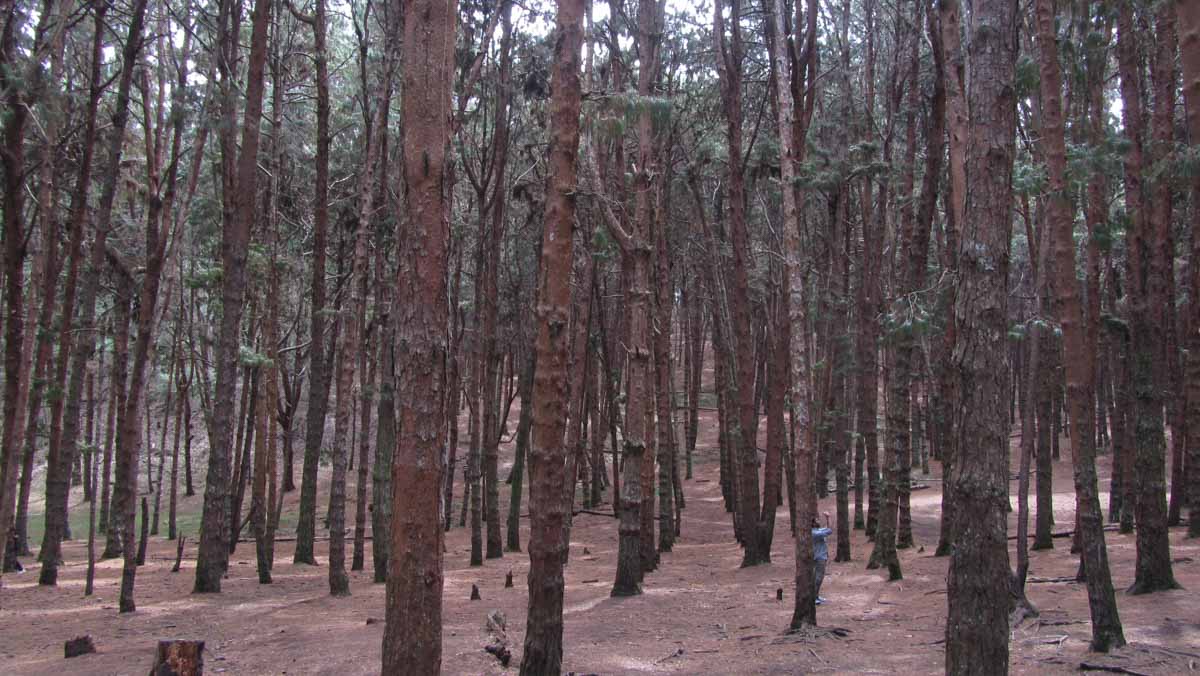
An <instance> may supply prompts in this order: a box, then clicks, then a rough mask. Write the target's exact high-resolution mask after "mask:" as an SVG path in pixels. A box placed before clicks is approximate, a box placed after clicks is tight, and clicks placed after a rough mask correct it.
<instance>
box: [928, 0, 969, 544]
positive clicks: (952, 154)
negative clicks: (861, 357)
mask: <svg viewBox="0 0 1200 676" xmlns="http://www.w3.org/2000/svg"><path fill="white" fill-rule="evenodd" d="M938 15H939V18H940V23H941V35H942V40H941V44H942V48H943V49H944V51H945V59H944V61H945V67H944V68H943V70H942V74H943V76H944V77H945V78H946V83H945V84H946V87H945V88H946V102H945V107H946V113H945V114H946V120H947V127H948V130H949V134H948V136H947V146H948V152H947V160H948V161H947V165H948V169H949V171H948V174H949V180H948V181H947V182H946V205H947V208H946V242H945V249H944V250H945V260H944V261H943V267H945V268H947V269H948V272H949V273H950V274H953V273H954V272H955V271H956V270H957V269H958V253H959V230H960V228H963V227H964V221H965V220H966V200H967V168H966V161H967V136H968V131H969V129H968V127H969V120H968V111H967V98H966V97H967V92H966V76H965V63H966V59H965V57H964V55H963V51H962V27H961V19H960V7H959V2H958V0H939V1H938ZM957 293H958V290H957V288H956V287H955V286H954V285H947V288H946V290H945V291H943V292H942V294H941V298H940V299H939V305H941V307H942V308H944V310H945V312H944V315H945V328H944V329H943V331H942V339H941V347H942V354H944V355H951V354H954V349H955V345H956V343H957V340H958V333H957V331H958V329H957V327H958V320H957V319H956V318H955V314H954V313H955V312H956V308H957V298H956V296H957ZM952 365H953V364H952V360H950V359H941V360H939V367H938V369H937V380H938V385H937V389H938V395H937V401H938V404H937V406H936V409H937V411H936V413H935V417H936V421H937V425H938V426H939V428H940V430H939V432H938V437H939V438H940V439H941V440H942V441H943V447H942V449H941V460H942V516H941V525H940V526H941V527H940V529H939V534H938V546H937V550H936V551H935V555H936V556H948V555H949V554H950V548H951V543H952V542H953V539H954V521H955V513H956V511H957V505H956V503H955V499H956V496H955V494H954V492H953V491H952V490H948V489H951V488H953V485H954V473H955V471H956V467H955V464H956V463H957V458H958V439H959V433H958V427H957V425H958V415H957V414H956V413H955V407H956V406H957V405H958V404H957V402H958V397H959V393H958V390H957V383H956V382H955V376H954V372H953V370H952V368H951V367H952Z"/></svg>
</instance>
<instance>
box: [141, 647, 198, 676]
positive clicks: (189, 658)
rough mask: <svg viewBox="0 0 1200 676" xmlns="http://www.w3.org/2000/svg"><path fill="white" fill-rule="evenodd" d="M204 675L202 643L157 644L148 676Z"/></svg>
mask: <svg viewBox="0 0 1200 676" xmlns="http://www.w3.org/2000/svg"><path fill="white" fill-rule="evenodd" d="M203 673H204V641H181V640H166V641H159V642H158V651H157V653H155V655H154V666H153V667H152V668H151V669H150V676H201V675H202V674H203Z"/></svg>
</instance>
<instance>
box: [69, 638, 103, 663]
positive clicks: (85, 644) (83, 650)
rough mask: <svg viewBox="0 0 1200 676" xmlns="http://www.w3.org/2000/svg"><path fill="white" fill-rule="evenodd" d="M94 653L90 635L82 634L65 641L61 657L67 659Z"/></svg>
mask: <svg viewBox="0 0 1200 676" xmlns="http://www.w3.org/2000/svg"><path fill="white" fill-rule="evenodd" d="M94 652H96V644H95V643H94V642H93V641H92V637H91V635H90V634H84V635H83V636H76V637H75V638H73V639H71V640H70V641H66V642H64V643H63V657H64V658H68V659H69V658H72V657H79V656H80V655H87V654H88V653H94Z"/></svg>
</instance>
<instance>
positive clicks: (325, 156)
mask: <svg viewBox="0 0 1200 676" xmlns="http://www.w3.org/2000/svg"><path fill="white" fill-rule="evenodd" d="M315 5H316V6H315V8H314V11H313V15H312V16H311V17H306V22H307V23H308V24H309V25H310V26H312V29H313V61H314V64H315V69H314V78H315V81H316V90H317V91H316V94H317V97H316V98H317V101H316V113H317V138H316V141H317V152H316V157H315V158H314V164H315V175H314V180H313V207H314V208H313V264H312V292H311V293H312V318H311V323H310V326H309V340H310V341H311V344H310V346H309V352H308V354H309V360H310V362H309V395H308V413H307V415H306V417H305V426H306V429H305V434H304V465H303V467H302V468H301V473H300V518H299V521H298V522H297V524H296V551H295V554H294V555H293V561H294V562H295V563H307V564H309V565H314V566H315V565H316V564H317V559H316V557H315V555H314V553H313V542H314V541H315V540H316V535H317V468H318V466H319V465H320V461H321V441H322V440H323V439H324V438H325V416H326V413H327V412H328V408H329V390H330V386H331V384H332V383H331V378H330V362H331V361H332V353H333V350H332V345H330V346H329V348H327V347H326V345H325V343H326V339H325V314H326V312H327V310H326V298H325V293H326V291H325V256H326V254H325V249H326V247H327V238H328V231H329V142H330V132H329V114H330V113H329V110H330V106H329V55H328V53H327V50H326V45H325V39H326V31H327V30H328V23H327V19H326V10H325V6H326V2H325V0H316V1H315ZM289 6H290V5H289Z"/></svg>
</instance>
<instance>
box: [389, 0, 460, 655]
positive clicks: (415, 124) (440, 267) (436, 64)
mask: <svg viewBox="0 0 1200 676" xmlns="http://www.w3.org/2000/svg"><path fill="white" fill-rule="evenodd" d="M456 17H457V3H456V2H455V1H454V0H450V2H441V3H439V2H432V1H431V0H414V1H413V2H411V3H410V4H408V6H407V7H406V8H405V18H404V40H403V42H402V43H401V57H400V63H403V64H404V69H403V83H402V86H401V91H402V92H403V96H402V98H401V101H402V108H401V115H402V120H401V125H402V127H403V129H404V142H403V158H404V165H403V166H404V182H405V186H406V191H405V198H404V203H405V208H406V210H407V212H408V214H407V219H401V222H403V220H407V221H408V222H407V226H408V227H407V228H406V231H398V232H397V242H398V244H399V245H400V246H401V250H400V252H399V255H398V256H397V259H398V261H399V266H400V269H399V272H398V275H397V284H396V288H397V294H396V301H397V302H396V305H395V307H394V313H395V315H396V322H395V328H396V346H395V347H396V382H397V390H396V397H397V399H398V400H399V402H400V407H399V415H398V420H397V427H398V439H397V442H396V453H395V456H394V457H393V459H392V461H393V465H392V532H391V537H392V551H391V554H390V555H389V557H388V581H387V586H388V588H387V625H386V628H385V629H384V636H383V673H384V674H385V675H387V676H391V675H392V674H401V673H413V672H420V673H436V672H437V671H439V670H440V669H441V663H442V549H443V540H442V538H443V535H442V524H441V522H440V519H439V518H438V516H439V509H440V503H441V493H440V491H439V487H440V486H441V483H442V469H443V468H442V449H443V448H444V444H445V437H446V415H447V411H446V410H445V409H444V403H443V402H444V400H445V397H444V378H445V373H446V371H445V366H446V359H447V358H448V356H449V355H448V353H447V335H446V328H447V325H448V323H449V317H448V315H447V307H446V304H445V301H444V299H445V298H446V295H447V294H446V272H447V255H446V240H447V239H448V237H449V216H450V210H449V208H450V203H449V201H448V198H447V195H446V193H445V192H444V188H445V185H446V178H447V177H446V172H447V168H448V167H447V163H446V146H447V144H448V142H449V134H450V129H449V118H450V88H451V82H452V79H453V78H452V68H453V65H454V64H453V57H454V53H455V50H454V40H455V20H456Z"/></svg>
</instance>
